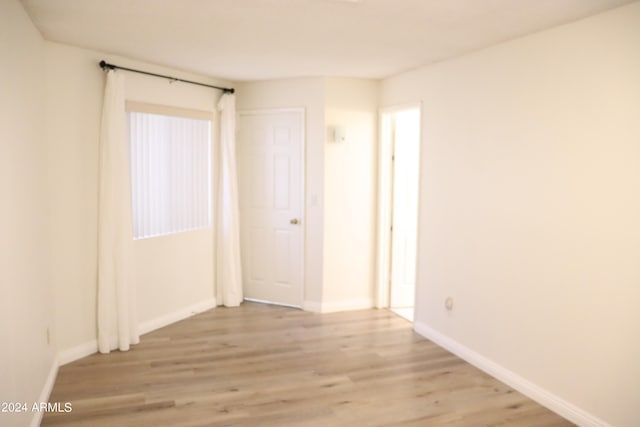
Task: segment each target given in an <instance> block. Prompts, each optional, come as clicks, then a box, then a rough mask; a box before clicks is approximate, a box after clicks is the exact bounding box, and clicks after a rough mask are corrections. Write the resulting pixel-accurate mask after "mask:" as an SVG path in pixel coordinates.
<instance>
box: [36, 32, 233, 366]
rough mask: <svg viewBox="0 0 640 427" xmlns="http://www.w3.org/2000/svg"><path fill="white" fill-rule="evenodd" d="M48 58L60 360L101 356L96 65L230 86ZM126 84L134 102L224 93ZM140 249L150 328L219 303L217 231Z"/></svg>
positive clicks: (89, 58) (206, 102)
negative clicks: (216, 295)
mask: <svg viewBox="0 0 640 427" xmlns="http://www.w3.org/2000/svg"><path fill="white" fill-rule="evenodd" d="M45 52H46V69H47V79H46V104H45V105H46V127H45V128H46V140H47V146H48V150H49V155H50V174H49V185H48V192H49V197H50V204H51V226H52V229H53V253H52V256H53V268H52V272H51V278H52V281H53V285H54V288H55V300H54V303H55V304H54V305H55V307H56V322H57V326H58V331H59V333H58V347H59V349H60V351H61V352H62V355H61V359H62V360H63V361H67V360H69V359H71V358H73V357H74V356H75V357H77V356H80V355H83V354H84V353H87V352H91V351H92V349H93V350H95V339H96V313H95V307H96V271H97V270H96V269H97V265H96V257H97V218H98V211H97V201H98V138H99V130H100V127H99V126H100V114H101V108H102V97H103V90H104V76H103V72H102V71H101V70H100V68H99V67H98V62H99V61H100V60H101V59H105V60H106V61H107V62H112V63H115V64H118V65H122V66H127V67H131V68H140V69H144V70H149V71H152V72H157V73H161V74H168V75H174V76H176V77H182V78H186V79H193V80H197V81H202V82H205V83H206V82H209V83H212V84H219V85H228V82H220V81H214V80H211V79H208V78H204V77H202V76H194V75H190V74H185V73H181V72H179V71H176V70H169V69H165V68H161V67H157V66H153V65H151V64H145V63H140V62H136V61H132V60H128V59H126V58H119V57H114V56H111V55H105V54H102V53H100V52H94V51H89V50H83V49H79V48H75V47H70V46H66V45H61V44H57V43H50V42H46V43H45ZM120 72H123V71H120ZM126 79H127V83H126V96H127V99H131V100H135V101H142V102H149V103H155V104H162V105H170V106H175V107H182V108H191V109H198V110H205V111H214V108H215V104H216V102H217V99H218V97H219V96H220V92H219V91H216V90H210V89H206V88H201V87H198V86H193V85H188V84H183V83H169V82H168V81H166V80H164V79H157V78H154V77H148V76H142V75H139V74H134V73H126ZM214 135H217V132H216V131H215V130H214ZM214 144H215V141H214ZM213 200H215V195H214V199H213ZM134 250H135V257H136V270H137V272H136V274H137V276H136V278H137V283H138V289H137V291H138V295H137V302H138V315H139V321H140V323H141V325H142V328H143V330H147V329H150V328H152V327H155V326H160V325H161V324H163V323H166V321H167V320H169V319H170V318H171V317H172V315H173V314H176V313H183V314H184V313H185V312H188V311H189V310H190V309H192V308H194V307H199V308H206V307H211V306H213V304H214V301H213V300H214V271H213V270H214V267H213V260H214V253H213V250H214V244H213V233H212V230H210V229H209V230H200V231H193V232H187V233H181V234H178V235H172V236H164V237H158V238H153V239H148V240H139V241H136V242H135V245H134Z"/></svg>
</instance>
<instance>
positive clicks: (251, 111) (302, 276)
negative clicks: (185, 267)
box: [236, 107, 307, 308]
mask: <svg viewBox="0 0 640 427" xmlns="http://www.w3.org/2000/svg"><path fill="white" fill-rule="evenodd" d="M277 113H297V114H299V115H300V141H301V146H300V158H299V159H298V160H299V161H300V221H301V222H302V224H301V227H300V228H301V230H300V233H301V235H300V246H299V248H298V249H299V253H300V254H302V260H301V265H300V295H298V297H299V302H300V305H292V304H282V303H277V302H273V301H258V300H252V299H249V300H251V301H256V302H263V303H268V304H274V305H280V306H285V307H293V308H302V306H303V304H304V296H305V291H306V279H305V277H306V276H305V264H306V260H307V252H306V247H307V244H306V242H307V216H306V206H307V203H306V197H305V196H306V189H307V181H306V177H307V172H306V166H307V165H306V158H307V155H306V153H307V140H306V135H307V131H306V122H307V120H306V109H305V108H304V107H298V108H258V109H247V110H237V111H236V123H239V122H240V116H257V115H267V114H277ZM236 133H237V128H236ZM237 150H238V148H237V144H236V158H237V157H238V156H237ZM242 286H243V291H244V280H243V283H242ZM245 299H246V298H245Z"/></svg>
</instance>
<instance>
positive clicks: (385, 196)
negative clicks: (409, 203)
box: [376, 102, 423, 308]
mask: <svg viewBox="0 0 640 427" xmlns="http://www.w3.org/2000/svg"><path fill="white" fill-rule="evenodd" d="M410 109H418V112H419V115H420V133H419V135H418V138H419V139H420V145H419V155H420V153H421V152H422V150H421V148H422V136H423V126H422V102H413V103H407V104H400V105H394V106H391V107H385V108H381V109H380V110H379V113H378V114H379V127H378V135H380V137H379V145H378V225H377V247H378V249H377V254H376V258H377V262H376V308H389V305H390V291H391V224H392V220H393V218H392V202H393V200H392V195H393V175H392V171H393V161H392V155H393V147H392V138H391V136H392V133H389V132H385V131H386V130H387V129H386V125H385V118H386V117H387V116H390V115H392V114H394V113H397V112H400V111H405V110H410ZM389 131H392V129H390V130H389ZM420 157H422V156H421V155H420ZM421 182H422V165H421V162H420V161H419V162H418V209H417V210H418V212H416V214H417V215H418V224H417V229H418V232H417V233H418V235H420V220H419V218H420V205H421V203H420V199H419V197H420V184H421ZM416 237H417V236H416ZM416 252H417V254H419V253H420V252H419V239H418V242H416ZM419 265H420V262H419V260H418V261H416V282H417V280H418V270H419ZM417 289H418V286H417V283H416V287H415V291H414V292H415V293H417Z"/></svg>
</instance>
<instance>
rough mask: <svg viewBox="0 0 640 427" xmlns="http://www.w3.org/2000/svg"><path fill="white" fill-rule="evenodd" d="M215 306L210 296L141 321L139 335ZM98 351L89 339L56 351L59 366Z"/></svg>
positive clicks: (95, 344) (114, 345)
mask: <svg viewBox="0 0 640 427" xmlns="http://www.w3.org/2000/svg"><path fill="white" fill-rule="evenodd" d="M216 306H217V304H216V299H215V298H211V299H208V300H206V301H201V302H198V303H196V304H193V305H190V306H188V307H185V308H183V309H180V310H177V311H174V312H173V313H169V314H166V315H164V316H161V317H157V318H155V319H152V320H149V321H146V322H143V323H141V324H140V326H139V331H140V335H144V334H147V333H149V332H151V331H155V330H156V329H160V328H163V327H165V326H168V325H170V324H172V323H175V322H179V321H180V320H184V319H186V318H188V317H191V316H193V315H195V314H198V313H202V312H204V311H207V310H211V309H212V308H215V307H216ZM111 348H112V349H113V350H115V349H117V348H118V344H117V339H116V338H115V337H114V338H113V339H112V342H111ZM97 352H98V341H97V340H91V341H87V342H85V343H83V344H80V345H77V346H75V347H72V348H69V349H67V350H64V351H61V352H60V353H58V363H59V366H62V365H66V364H67V363H71V362H75V361H76V360H79V359H82V358H83V357H87V356H91V355H92V354H95V353H97Z"/></svg>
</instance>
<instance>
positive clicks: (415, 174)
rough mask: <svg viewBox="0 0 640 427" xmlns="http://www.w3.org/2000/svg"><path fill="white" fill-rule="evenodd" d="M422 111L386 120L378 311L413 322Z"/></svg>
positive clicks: (412, 109)
mask: <svg viewBox="0 0 640 427" xmlns="http://www.w3.org/2000/svg"><path fill="white" fill-rule="evenodd" d="M420 117H421V111H420V106H419V105H413V106H407V107H401V108H394V109H390V110H385V111H383V112H382V116H381V132H380V134H381V144H380V163H379V164H380V170H379V172H380V182H379V184H380V185H379V189H380V194H379V207H378V209H379V223H378V239H379V240H378V248H379V252H378V304H377V305H378V307H380V308H389V309H390V310H392V311H393V312H395V313H396V314H398V315H400V316H402V317H404V318H406V319H407V320H409V321H413V317H414V303H415V290H416V269H417V241H418V185H419V177H420Z"/></svg>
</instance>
